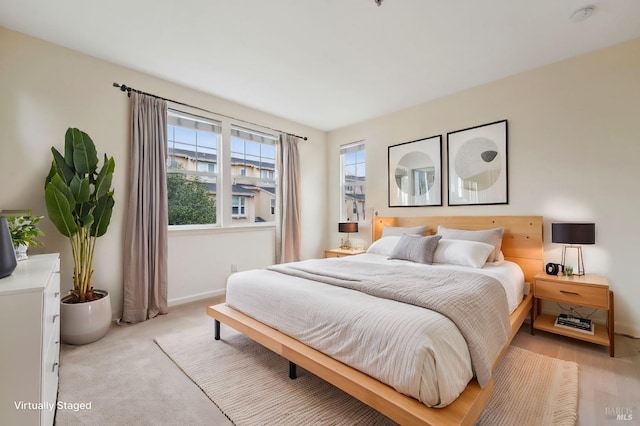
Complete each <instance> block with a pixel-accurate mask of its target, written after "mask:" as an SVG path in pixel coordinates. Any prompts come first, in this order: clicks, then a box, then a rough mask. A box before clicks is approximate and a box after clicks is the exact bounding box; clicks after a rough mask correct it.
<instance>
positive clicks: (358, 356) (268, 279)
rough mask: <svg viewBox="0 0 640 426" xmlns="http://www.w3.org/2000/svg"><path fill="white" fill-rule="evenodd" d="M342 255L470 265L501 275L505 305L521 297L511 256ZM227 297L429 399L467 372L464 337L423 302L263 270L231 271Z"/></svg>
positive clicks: (443, 397)
mask: <svg viewBox="0 0 640 426" xmlns="http://www.w3.org/2000/svg"><path fill="white" fill-rule="evenodd" d="M341 259H344V258H332V259H327V261H336V262H339V261H341ZM348 259H349V260H350V261H354V260H356V261H361V262H374V263H385V262H393V263H398V262H402V263H405V264H406V266H407V267H408V268H447V269H458V270H466V271H475V272H478V273H482V274H487V275H490V276H492V277H494V278H496V279H497V280H498V281H500V283H501V284H502V285H503V287H504V288H505V292H506V294H507V300H508V303H509V309H510V311H513V309H515V307H516V306H517V305H518V304H519V303H520V301H521V300H522V294H523V275H522V271H521V270H520V268H519V267H518V266H517V265H516V264H514V263H511V262H501V263H500V264H487V266H485V267H484V268H482V269H473V268H469V267H463V266H454V265H423V264H416V263H412V262H406V261H402V260H388V259H387V256H382V255H376V254H362V255H358V256H350V257H349V258H348ZM226 303H227V304H228V305H229V306H231V307H232V308H234V309H236V310H238V311H240V312H243V313H245V314H247V315H249V316H251V317H253V318H255V319H257V320H258V321H260V322H262V323H264V324H267V325H269V326H271V327H273V328H276V329H278V330H280V331H282V332H283V333H285V334H287V335H289V336H291V337H293V338H295V339H297V340H299V341H301V342H303V343H305V344H307V345H309V346H311V347H313V348H315V349H317V350H319V351H321V352H323V353H325V354H327V355H329V356H331V357H333V358H335V359H337V360H339V361H341V362H344V363H345V364H348V365H350V366H352V367H354V368H356V369H358V370H360V371H363V372H364V373H367V374H369V375H370V376H373V377H375V378H376V379H378V380H380V381H381V382H383V383H387V384H389V385H391V386H392V387H394V388H395V389H396V390H397V391H398V392H401V393H404V394H406V395H409V396H412V397H414V398H416V399H418V400H420V401H422V402H423V403H425V404H426V405H428V406H437V407H442V406H446V405H448V404H449V403H451V402H452V401H453V400H455V399H456V398H457V397H458V396H459V394H460V393H461V392H462V391H463V390H464V389H465V387H466V386H467V384H468V382H469V381H470V380H471V378H472V377H473V371H472V367H471V360H470V357H469V352H468V349H467V344H466V342H465V340H464V338H463V337H462V335H461V334H460V332H459V331H458V329H457V327H456V326H455V325H454V324H453V322H451V321H450V320H449V319H448V318H446V317H444V316H443V315H441V314H439V313H437V312H434V311H430V310H427V309H424V308H421V307H417V306H413V305H409V304H405V303H400V302H396V301H392V300H387V299H380V298H377V297H373V296H369V295H367V294H364V293H361V292H358V291H354V290H350V289H346V288H342V287H336V286H332V285H327V284H323V283H319V282H316V281H310V280H305V279H302V278H297V277H294V276H290V275H285V274H281V273H278V272H274V271H268V270H251V271H244V272H239V273H236V274H233V275H232V276H231V277H229V280H228V281H227V295H226Z"/></svg>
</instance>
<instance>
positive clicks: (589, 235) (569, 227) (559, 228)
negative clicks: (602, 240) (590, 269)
mask: <svg viewBox="0 0 640 426" xmlns="http://www.w3.org/2000/svg"><path fill="white" fill-rule="evenodd" d="M551 242H553V243H560V244H564V246H563V247H562V266H563V267H564V266H566V265H565V262H566V258H567V248H575V249H577V250H578V272H577V274H576V275H584V260H583V257H582V246H581V245H582V244H595V243H596V225H595V223H552V224H551ZM576 244H577V245H576Z"/></svg>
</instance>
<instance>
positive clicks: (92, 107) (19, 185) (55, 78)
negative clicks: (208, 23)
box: [0, 27, 326, 317]
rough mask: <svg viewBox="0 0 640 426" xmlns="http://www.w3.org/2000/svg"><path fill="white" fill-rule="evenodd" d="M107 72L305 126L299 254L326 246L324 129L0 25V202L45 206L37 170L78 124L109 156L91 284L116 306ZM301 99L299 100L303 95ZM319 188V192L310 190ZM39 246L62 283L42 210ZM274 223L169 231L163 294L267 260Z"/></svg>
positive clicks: (262, 118) (119, 130) (207, 283)
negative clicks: (105, 211)
mask: <svg viewBox="0 0 640 426" xmlns="http://www.w3.org/2000/svg"><path fill="white" fill-rule="evenodd" d="M113 82H118V83H123V84H127V85H129V86H132V87H135V88H138V89H141V90H144V91H146V92H150V93H155V94H158V95H160V96H163V97H166V98H170V99H175V100H178V101H181V102H185V103H189V104H192V105H196V106H199V107H202V108H205V109H208V110H211V111H215V112H218V113H221V114H224V115H228V116H232V117H237V118H240V119H243V120H247V121H252V122H255V123H259V124H262V125H264V126H268V127H271V128H275V129H281V130H284V131H288V132H291V133H295V134H299V135H303V136H307V137H308V138H309V140H308V141H301V142H300V143H299V148H300V156H301V163H302V170H303V171H304V173H303V177H302V182H301V185H302V188H303V191H302V227H303V229H302V234H303V247H302V255H303V257H305V258H309V257H317V256H320V255H321V253H322V248H323V247H324V246H325V244H324V243H325V234H326V232H324V231H325V230H324V229H323V226H324V221H322V219H321V218H322V217H323V215H324V213H325V208H326V206H325V204H324V194H326V171H325V169H324V167H318V165H319V164H320V165H322V164H325V162H326V140H325V139H326V134H325V133H324V132H321V131H318V130H315V129H311V128H308V127H305V126H302V125H299V124H296V123H293V122H290V121H287V120H284V119H282V118H278V117H275V116H272V115H269V114H266V113H263V112H260V111H256V110H252V109H250V108H247V107H244V106H242V105H239V104H235V103H232V102H229V101H225V100H223V99H220V98H216V97H213V96H209V95H205V94H203V93H200V92H197V91H194V90H191V89H188V88H185V87H182V86H178V85H176V84H173V83H170V82H167V81H164V80H160V79H157V78H154V77H152V76H149V75H146V74H142V73H139V72H137V71H134V70H131V69H127V68H124V67H121V66H117V65H114V64H111V63H108V62H105V61H102V60H98V59H95V58H93V57H90V56H87V55H84V54H82V53H78V52H75V51H72V50H69V49H66V48H62V47H60V46H56V45H53V44H51V43H47V42H44V41H41V40H38V39H35V38H32V37H29V36H26V35H23V34H20V33H16V32H13V31H10V30H7V29H5V28H2V27H0V129H2V130H1V132H0V182H1V185H0V210H1V209H31V210H33V212H34V214H36V215H46V211H45V207H44V192H43V185H44V179H45V177H46V175H47V173H48V171H49V167H50V164H51V152H50V147H51V146H56V147H58V148H59V149H62V148H63V147H64V133H65V131H66V129H67V128H68V127H78V128H81V129H82V130H84V131H86V132H87V133H88V134H89V135H90V136H91V137H92V139H93V140H94V142H95V144H96V146H97V149H98V154H99V155H100V156H101V155H102V153H105V152H106V153H107V154H108V155H112V156H113V157H114V158H115V161H116V171H115V175H114V189H115V201H116V206H115V210H114V214H113V218H112V221H111V227H110V228H109V232H108V233H107V235H105V236H104V237H102V238H101V239H100V240H98V243H97V247H96V257H95V260H94V269H95V274H94V277H93V285H94V287H96V288H102V289H106V290H108V291H110V292H111V295H112V303H113V310H114V316H116V317H118V316H119V315H120V313H121V311H122V244H123V241H124V238H123V232H124V211H125V203H126V191H127V189H126V182H127V170H128V156H129V154H128V153H129V151H128V146H129V145H128V139H129V136H128V135H129V104H128V99H127V96H126V95H125V94H123V93H121V92H120V91H119V90H117V89H115V88H113V87H112V83H113ZM300 102H304V99H301V100H300ZM318 194H322V196H321V197H318ZM42 223H43V226H42V227H43V230H44V231H45V233H46V236H45V237H44V238H43V242H44V244H45V247H44V248H42V249H37V250H33V249H32V250H31V251H30V253H37V252H53V251H58V252H61V253H62V288H63V291H65V290H66V289H70V288H71V287H72V285H71V281H70V279H71V274H72V271H73V263H72V261H71V258H70V250H69V247H68V242H67V240H66V239H64V238H63V237H62V236H61V235H60V234H59V233H58V232H57V231H56V230H55V228H54V227H53V225H52V224H51V222H49V220H48V219H46V218H45V220H44V221H43V222H42ZM273 233H274V231H273V229H272V228H271V229H270V230H269V229H264V228H257V229H253V230H245V231H243V232H237V233H229V232H224V231H217V232H216V231H211V232H206V233H204V234H203V233H201V232H199V231H192V232H177V233H176V232H170V234H169V255H170V261H169V298H170V302H171V303H173V304H175V303H179V302H183V301H188V300H192V299H193V298H194V297H198V296H206V295H210V294H219V293H221V292H222V291H223V289H224V287H225V280H226V278H227V276H228V275H229V272H230V270H231V265H237V268H238V270H242V269H246V268H250V267H255V266H264V265H266V264H269V263H272V262H273V260H274V248H273V245H274V238H273Z"/></svg>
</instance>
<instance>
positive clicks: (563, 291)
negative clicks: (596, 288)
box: [560, 290, 580, 296]
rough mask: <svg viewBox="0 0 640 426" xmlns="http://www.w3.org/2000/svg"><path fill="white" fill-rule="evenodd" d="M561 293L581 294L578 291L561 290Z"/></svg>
mask: <svg viewBox="0 0 640 426" xmlns="http://www.w3.org/2000/svg"><path fill="white" fill-rule="evenodd" d="M560 293H564V294H573V295H574V296H580V293H576V292H574V291H567V290H560Z"/></svg>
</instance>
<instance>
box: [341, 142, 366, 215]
mask: <svg viewBox="0 0 640 426" xmlns="http://www.w3.org/2000/svg"><path fill="white" fill-rule="evenodd" d="M365 165H366V164H365V144H364V141H359V142H355V143H351V144H348V145H342V146H341V147H340V188H341V190H340V197H341V203H340V220H341V221H359V220H365V219H366V215H365V212H366V210H365V198H366V197H365V194H366V173H365Z"/></svg>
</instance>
